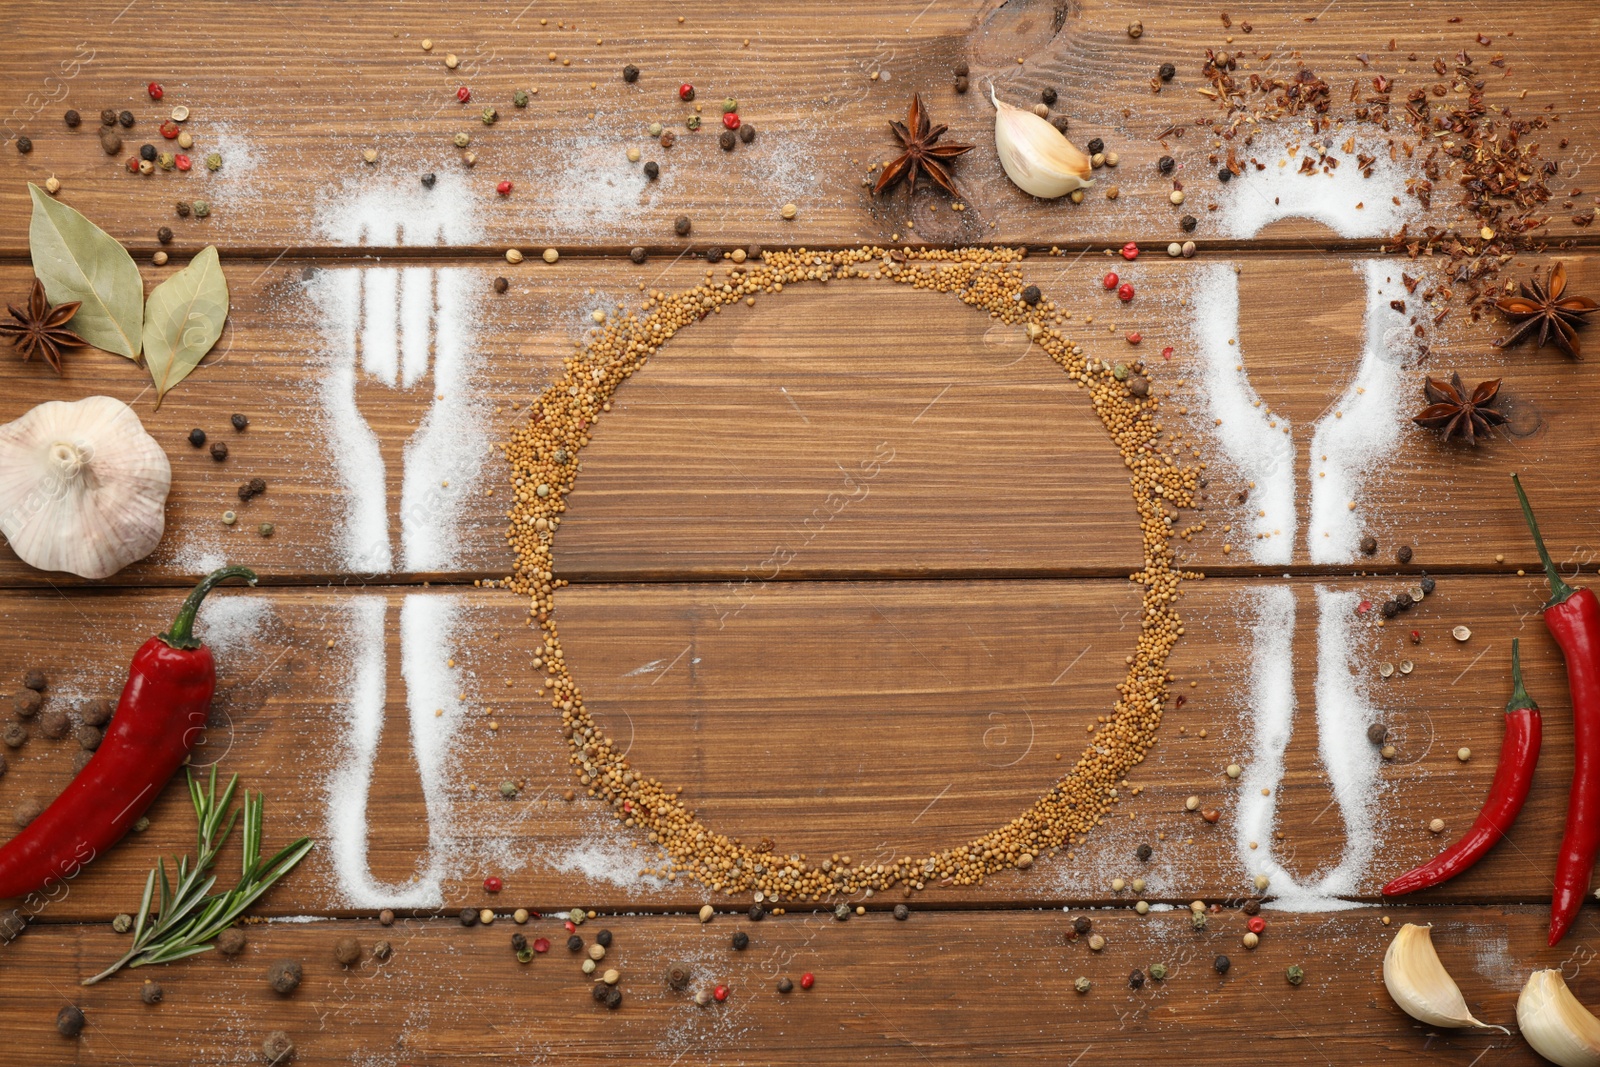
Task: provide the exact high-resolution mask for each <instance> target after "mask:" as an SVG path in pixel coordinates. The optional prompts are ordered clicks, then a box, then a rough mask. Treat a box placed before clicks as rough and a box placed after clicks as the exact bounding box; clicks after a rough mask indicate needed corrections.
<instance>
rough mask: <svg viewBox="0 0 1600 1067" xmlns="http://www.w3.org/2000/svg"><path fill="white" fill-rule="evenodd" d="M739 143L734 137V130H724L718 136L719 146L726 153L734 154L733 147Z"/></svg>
mask: <svg viewBox="0 0 1600 1067" xmlns="http://www.w3.org/2000/svg"><path fill="white" fill-rule="evenodd" d="M738 143H739V138H737V137H735V136H734V133H733V131H732V130H723V131H722V132H721V133H719V134H717V144H718V145H719V146H721V148H722V150H723V151H724V152H732V151H733V146H734V145H736V144H738Z"/></svg>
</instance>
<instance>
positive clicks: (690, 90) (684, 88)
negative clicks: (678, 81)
mask: <svg viewBox="0 0 1600 1067" xmlns="http://www.w3.org/2000/svg"><path fill="white" fill-rule="evenodd" d="M678 99H679V100H693V99H694V86H692V85H690V84H689V83H688V82H684V83H683V84H682V85H680V86H678Z"/></svg>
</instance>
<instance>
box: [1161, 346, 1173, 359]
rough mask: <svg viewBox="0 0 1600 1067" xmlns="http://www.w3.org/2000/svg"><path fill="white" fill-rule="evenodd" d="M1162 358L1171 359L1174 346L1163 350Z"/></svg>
mask: <svg viewBox="0 0 1600 1067" xmlns="http://www.w3.org/2000/svg"><path fill="white" fill-rule="evenodd" d="M1161 358H1162V359H1171V358H1172V346H1171V345H1168V346H1167V347H1166V348H1163V349H1162V350H1161Z"/></svg>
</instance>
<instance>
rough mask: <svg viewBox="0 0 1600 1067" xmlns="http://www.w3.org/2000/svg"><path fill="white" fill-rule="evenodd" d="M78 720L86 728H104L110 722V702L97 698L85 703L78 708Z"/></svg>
mask: <svg viewBox="0 0 1600 1067" xmlns="http://www.w3.org/2000/svg"><path fill="white" fill-rule="evenodd" d="M78 718H80V719H82V720H83V722H84V725H86V726H104V725H105V724H106V723H108V722H110V721H111V702H110V701H108V700H101V699H99V698H96V699H94V700H89V701H85V702H84V703H83V704H82V705H80V706H79V708H78Z"/></svg>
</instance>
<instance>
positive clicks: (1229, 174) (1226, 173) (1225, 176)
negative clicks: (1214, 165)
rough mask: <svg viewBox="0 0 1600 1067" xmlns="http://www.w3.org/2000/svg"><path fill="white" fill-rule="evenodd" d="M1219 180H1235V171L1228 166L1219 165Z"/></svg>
mask: <svg viewBox="0 0 1600 1067" xmlns="http://www.w3.org/2000/svg"><path fill="white" fill-rule="evenodd" d="M1217 181H1219V182H1231V181H1233V171H1231V170H1229V169H1228V168H1227V167H1219V168H1218V169H1217Z"/></svg>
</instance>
